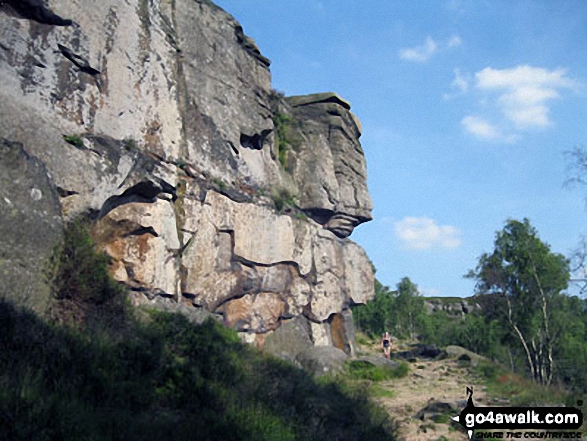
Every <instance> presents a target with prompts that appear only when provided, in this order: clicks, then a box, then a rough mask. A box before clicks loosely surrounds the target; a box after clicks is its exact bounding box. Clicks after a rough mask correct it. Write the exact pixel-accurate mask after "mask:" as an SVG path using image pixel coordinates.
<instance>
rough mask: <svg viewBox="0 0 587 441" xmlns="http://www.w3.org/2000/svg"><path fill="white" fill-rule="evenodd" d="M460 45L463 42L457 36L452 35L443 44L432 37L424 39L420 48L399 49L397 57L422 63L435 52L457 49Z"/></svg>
mask: <svg viewBox="0 0 587 441" xmlns="http://www.w3.org/2000/svg"><path fill="white" fill-rule="evenodd" d="M462 43H463V41H462V40H461V38H460V37H459V36H458V35H453V36H452V37H450V38H449V39H448V40H446V41H444V42H437V41H435V40H434V39H433V38H432V37H426V41H425V42H424V44H422V45H420V46H416V47H412V48H404V49H401V50H400V51H399V57H400V58H401V59H402V60H408V61H414V62H417V63H424V62H425V61H428V59H429V58H430V57H431V56H432V55H434V54H435V53H436V52H438V51H440V50H444V49H452V48H455V47H459V46H460V45H461V44H462Z"/></svg>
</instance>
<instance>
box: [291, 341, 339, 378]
mask: <svg viewBox="0 0 587 441" xmlns="http://www.w3.org/2000/svg"><path fill="white" fill-rule="evenodd" d="M347 359H348V355H347V354H345V353H344V352H343V351H341V350H340V349H338V348H335V347H332V346H314V347H313V348H310V349H308V350H306V351H304V352H301V353H300V354H298V356H297V357H296V361H297V362H299V363H300V365H302V367H303V368H304V369H305V370H307V371H308V372H310V373H312V374H313V375H315V376H318V377H319V376H322V375H327V374H337V373H341V372H342V371H343V369H344V363H345V361H346V360H347Z"/></svg>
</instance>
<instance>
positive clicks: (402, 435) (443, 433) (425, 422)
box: [365, 347, 487, 441]
mask: <svg viewBox="0 0 587 441" xmlns="http://www.w3.org/2000/svg"><path fill="white" fill-rule="evenodd" d="M369 349H371V350H370V351H369V352H370V353H371V354H372V353H373V348H372V347H371V348H369ZM365 352H367V351H365ZM408 364H409V368H410V370H409V373H408V375H407V376H406V377H404V378H400V379H396V380H390V381H385V382H381V383H378V385H377V386H376V388H377V390H378V392H380V395H391V396H382V397H381V398H377V401H378V402H379V403H380V404H381V405H382V406H383V407H384V408H385V409H387V411H388V412H389V414H390V415H391V417H392V418H393V419H394V420H395V421H396V422H397V423H398V425H399V433H398V434H399V440H403V441H426V440H434V441H436V440H451V441H452V440H455V441H456V440H459V441H460V440H463V441H465V440H467V439H468V438H467V435H466V434H465V433H464V432H462V431H460V430H458V429H457V426H456V425H455V424H454V423H453V424H451V422H450V417H453V416H456V415H457V414H458V413H459V412H460V411H461V409H462V408H463V407H464V406H465V404H466V398H467V395H466V388H467V386H473V387H474V390H475V395H474V399H475V403H485V402H486V400H487V397H486V394H485V392H484V390H483V388H482V387H481V386H480V385H478V382H475V381H474V379H473V376H472V374H471V372H470V368H469V367H468V366H467V364H466V363H465V364H463V363H462V362H458V361H456V360H454V359H445V360H430V359H417V361H415V362H411V363H408ZM438 403H446V404H444V405H443V404H438ZM430 404H432V405H433V406H434V405H435V407H437V411H436V412H434V411H430V412H425V415H422V412H421V413H420V415H417V414H418V412H420V411H421V410H422V409H424V408H426V407H427V406H428V405H430ZM449 405H450V406H452V408H453V409H454V410H450V409H449V410H446V411H444V412H442V411H438V408H442V407H445V408H446V407H448V406H449ZM442 437H444V438H442Z"/></svg>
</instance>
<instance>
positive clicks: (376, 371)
mask: <svg viewBox="0 0 587 441" xmlns="http://www.w3.org/2000/svg"><path fill="white" fill-rule="evenodd" d="M408 370H409V369H408V365H407V364H405V363H400V364H399V365H398V366H397V367H395V368H391V367H388V366H374V365H373V364H371V363H369V362H366V361H361V360H351V361H349V362H347V363H346V365H345V374H346V375H347V376H348V377H349V378H352V379H356V380H370V381H384V380H391V379H394V378H403V377H405V376H406V375H407V374H408Z"/></svg>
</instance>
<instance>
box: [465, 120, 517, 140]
mask: <svg viewBox="0 0 587 441" xmlns="http://www.w3.org/2000/svg"><path fill="white" fill-rule="evenodd" d="M461 124H462V125H463V127H465V129H466V130H467V132H469V133H471V134H473V135H475V136H476V137H477V138H481V139H484V140H486V141H502V142H505V143H508V144H513V143H514V142H516V141H518V139H519V136H518V135H514V134H509V135H508V134H505V133H503V132H502V131H501V130H500V129H499V128H498V127H497V126H495V125H493V124H491V123H490V122H488V121H486V120H485V119H483V118H481V117H480V116H473V115H469V116H465V117H464V118H463V119H462V120H461Z"/></svg>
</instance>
